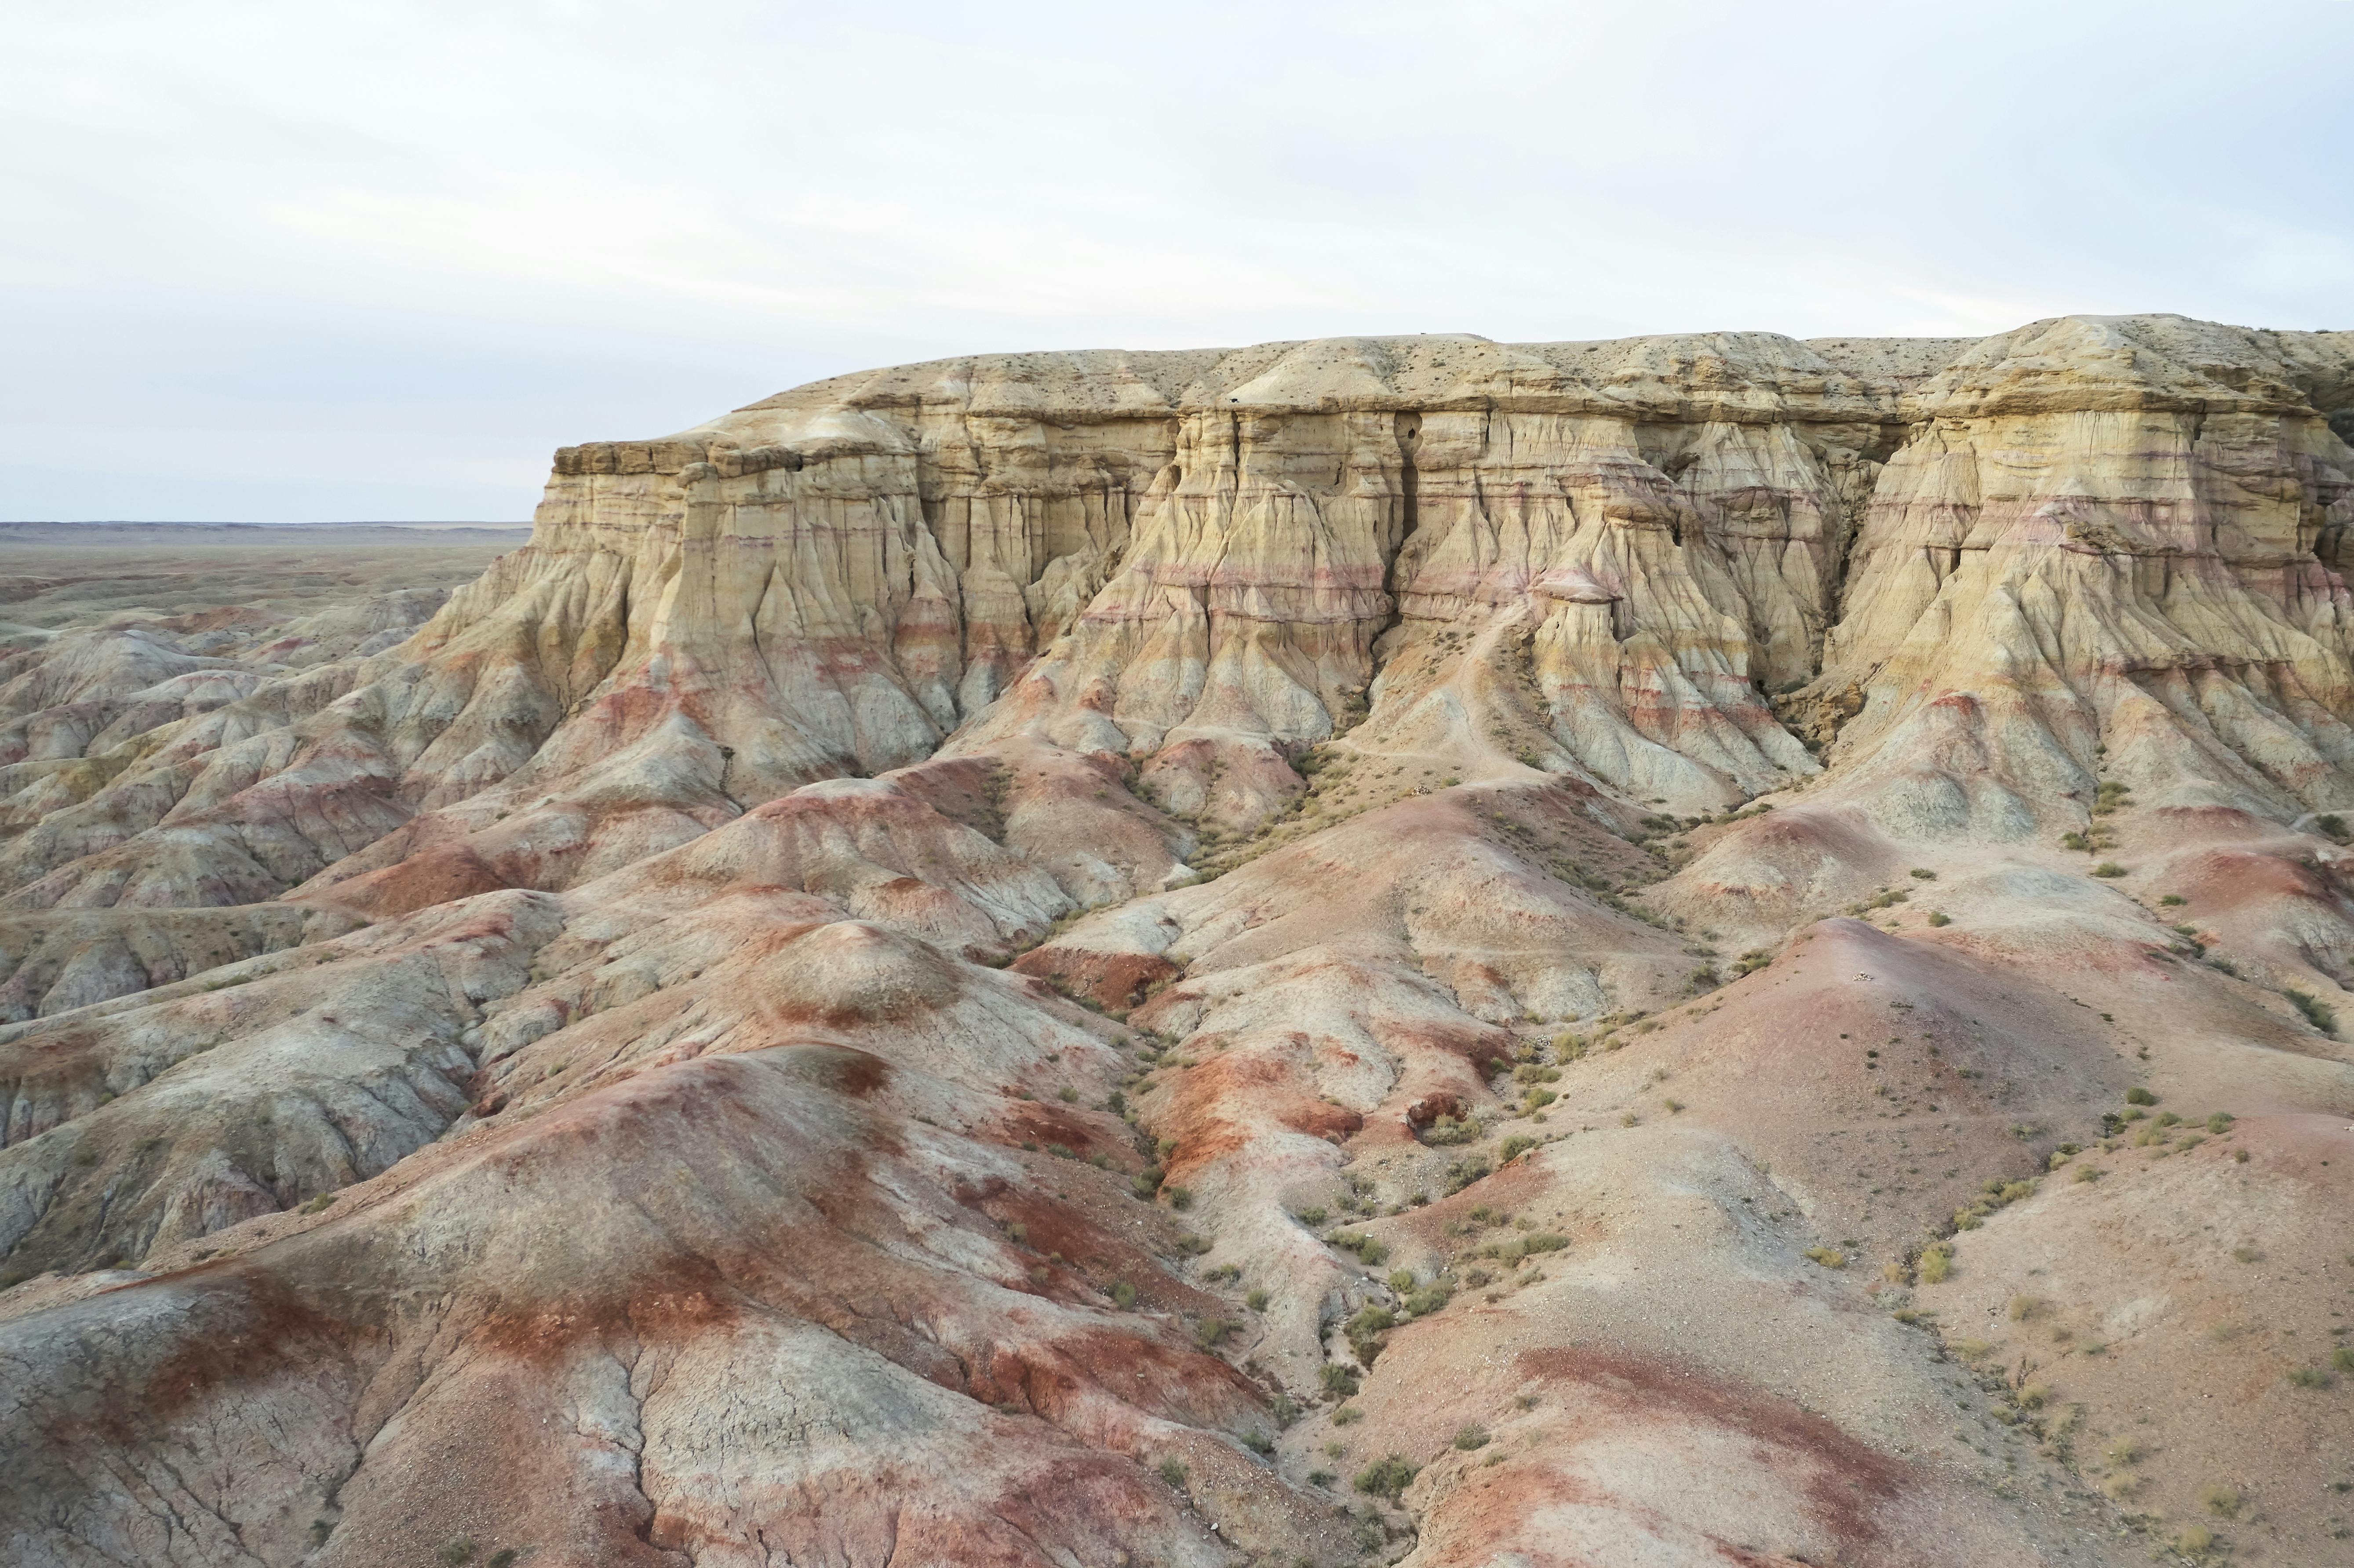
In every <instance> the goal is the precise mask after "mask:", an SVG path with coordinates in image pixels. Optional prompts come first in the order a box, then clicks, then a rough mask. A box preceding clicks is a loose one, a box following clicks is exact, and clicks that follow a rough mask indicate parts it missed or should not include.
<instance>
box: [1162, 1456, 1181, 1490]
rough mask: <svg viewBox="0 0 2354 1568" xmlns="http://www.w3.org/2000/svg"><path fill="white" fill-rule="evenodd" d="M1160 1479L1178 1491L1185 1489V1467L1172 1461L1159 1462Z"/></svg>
mask: <svg viewBox="0 0 2354 1568" xmlns="http://www.w3.org/2000/svg"><path fill="white" fill-rule="evenodd" d="M1161 1480H1162V1481H1164V1482H1166V1483H1167V1484H1168V1485H1170V1486H1172V1487H1174V1488H1176V1489H1178V1490H1179V1491H1183V1490H1184V1489H1185V1467H1184V1466H1182V1465H1181V1464H1179V1463H1178V1462H1177V1461H1176V1460H1174V1459H1163V1460H1161Z"/></svg>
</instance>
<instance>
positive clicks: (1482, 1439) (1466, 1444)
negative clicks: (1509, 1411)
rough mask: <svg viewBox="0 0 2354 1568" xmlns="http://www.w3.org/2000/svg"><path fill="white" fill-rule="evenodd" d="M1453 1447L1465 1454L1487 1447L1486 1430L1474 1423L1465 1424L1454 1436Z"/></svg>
mask: <svg viewBox="0 0 2354 1568" xmlns="http://www.w3.org/2000/svg"><path fill="white" fill-rule="evenodd" d="M1455 1446H1457V1447H1458V1448H1460V1449H1462V1450H1463V1451H1464V1452H1465V1453H1467V1454H1468V1453H1470V1452H1471V1451H1472V1450H1473V1449H1475V1448H1485V1447H1486V1446H1488V1429H1487V1428H1486V1427H1485V1426H1482V1425H1479V1423H1478V1422H1476V1421H1469V1422H1466V1423H1464V1425H1463V1426H1462V1427H1461V1428H1460V1429H1459V1430H1458V1432H1457V1433H1456V1434H1455Z"/></svg>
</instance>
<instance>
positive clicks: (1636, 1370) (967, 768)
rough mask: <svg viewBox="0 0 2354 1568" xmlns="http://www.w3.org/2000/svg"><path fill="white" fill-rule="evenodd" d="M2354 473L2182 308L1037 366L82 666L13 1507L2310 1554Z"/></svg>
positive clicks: (2351, 619)
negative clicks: (2158, 1257) (1857, 329)
mask: <svg viewBox="0 0 2354 1568" xmlns="http://www.w3.org/2000/svg"><path fill="white" fill-rule="evenodd" d="M2349 429H2354V334H2349V333H2330V332H2312V333H2288V332H2255V331H2248V330H2243V329H2239V328H2231V327H2222V326H2216V325H2212V324H2210V323H2197V322H2190V321H2187V320H2184V319H2182V318H2179V317H2170V316H2147V317H2127V318H2066V319H2062V320H2057V321H2051V322H2042V323H2035V324H2033V325H2031V326H2028V327H2024V328H2021V329H2020V330H2019V331H2017V332H2014V333H2009V334H2001V335H1999V336H1997V337H1994V338H1989V339H1987V340H1985V341H1983V342H1976V343H1971V342H1946V341H1887V340H1847V339H1840V340H1822V341H1817V342H1813V343H1798V342H1795V341H1792V340H1789V339H1787V338H1781V337H1776V336H1773V335H1770V334H1703V335H1692V336H1684V337H1668V338H1647V339H1638V340H1631V341H1627V342H1619V343H1590V344H1588V343H1572V344H1518V345H1508V344H1495V343H1491V342H1489V341H1487V340H1485V339H1481V338H1476V337H1469V336H1430V337H1414V338H1362V339H1346V340H1328V341H1320V342H1315V343H1301V344H1265V345H1260V346H1258V347H1254V348H1248V349H1238V350H1231V351H1223V350H1219V351H1200V352H1187V353H1151V354H1146V353H1135V354H1127V353H1109V352H1106V353H1075V354H1038V355H995V356H978V357H971V358H965V359H959V360H952V361H941V362H938V363H935V364H929V365H922V366H907V367H903V368H899V369H895V370H887V371H880V372H875V373H872V374H868V375H863V376H847V377H843V378H840V379H837V380H833V381H829V382H824V383H820V384H817V385H815V386H811V387H802V388H800V389H797V390H795V391H792V392H789V393H785V394H783V395H780V396H779V397H774V398H771V399H769V400H767V401H765V402H762V403H758V404H755V405H753V406H751V407H749V408H743V409H739V410H737V411H736V412H734V413H732V414H728V415H726V416H724V417H722V418H718V419H716V420H713V421H711V422H710V423H708V424H706V425H703V426H699V427H697V428H696V429H692V430H688V431H684V432H682V433H680V434H678V435H675V436H672V437H668V438H664V439H662V440H650V441H635V442H604V443H595V444H590V445H585V446H580V447H572V448H566V449H564V450H562V451H560V452H559V453H558V454H557V461H556V471H555V473H554V475H553V476H552V477H551V479H550V481H549V484H548V487H547V492H546V499H545V501H544V502H543V503H542V505H541V508H540V512H539V514H538V518H537V520H536V523H535V529H534V533H533V535H532V537H531V541H530V543H529V545H528V546H525V547H524V548H522V549H518V550H516V551H514V552H513V553H512V554H510V555H507V556H503V557H501V558H500V559H498V560H497V561H495V562H493V564H492V565H491V567H490V568H489V569H488V570H487V571H486V572H484V573H483V574H482V576H481V577H479V578H478V579H477V580H474V581H472V582H471V583H469V584H467V585H466V586H463V587H461V588H458V589H457V590H456V591H454V592H451V593H450V594H449V595H448V598H447V601H446V602H439V600H438V597H437V596H436V595H435V594H432V593H427V592H422V591H420V590H417V589H396V590H394V591H392V592H390V593H389V594H385V593H378V594H376V595H374V596H371V595H370V594H368V593H367V592H366V591H364V588H365V585H356V584H355V585H354V587H353V588H352V591H351V592H350V594H349V595H348V597H347V599H344V600H339V601H337V602H335V603H332V604H323V605H307V606H305V607H304V609H303V613H302V615H301V616H299V617H295V616H290V615H287V614H283V613H276V612H270V613H265V612H264V611H262V610H260V609H244V608H240V607H238V606H234V605H227V606H215V607H212V608H209V609H206V610H205V611H203V612H202V614H200V615H199V614H190V613H161V612H159V609H160V607H154V608H151V609H140V608H138V607H135V606H122V605H115V606H111V607H110V608H109V609H108V612H107V615H106V616H105V617H104V618H102V620H101V619H97V618H92V619H90V620H87V622H86V623H85V622H75V623H73V624H70V625H46V624H45V625H43V626H41V627H38V628H33V629H29V630H25V632H24V635H22V636H20V637H18V638H17V639H16V641H13V642H11V643H10V644H9V645H8V647H7V648H6V649H5V651H0V779H5V793H6V796H7V799H6V800H5V804H0V835H5V836H0V1086H5V1087H6V1090H7V1096H8V1098H7V1107H8V1108H7V1115H6V1121H5V1133H0V1255H4V1256H5V1268H6V1272H5V1274H0V1280H5V1287H0V1356H5V1358H6V1364H7V1365H8V1366H9V1368H10V1372H11V1392H10V1396H9V1399H8V1400H7V1401H6V1402H5V1404H0V1455H5V1457H7V1458H8V1460H9V1464H8V1465H7V1467H6V1471H7V1478H5V1479H0V1497H5V1498H6V1499H7V1502H8V1506H7V1507H6V1508H5V1510H0V1550H5V1555H7V1556H8V1557H9V1559H10V1560H11V1561H23V1562H27V1563H43V1564H48V1563H58V1564H77V1565H78V1564H82V1563H101V1562H103V1563H239V1564H242V1563H268V1564H280V1563H286V1564H292V1563H304V1564H310V1563H319V1564H327V1563H397V1562H410V1561H416V1562H427V1561H432V1560H434V1559H435V1558H436V1557H437V1556H438V1557H439V1558H440V1560H441V1561H445V1562H449V1563H461V1562H467V1561H486V1562H492V1563H516V1562H542V1563H649V1564H652V1563H666V1564H674V1565H675V1564H685V1563H730V1564H733V1563H767V1562H776V1561H784V1560H790V1561H795V1562H816V1561H822V1562H828V1563H860V1564H864V1563H874V1564H878V1565H879V1564H885V1563H905V1562H958V1563H966V1562H971V1563H1006V1564H1017V1563H1018V1564H1029V1563H1038V1564H1044V1563H1056V1564H1066V1563H1073V1562H1081V1563H1098V1562H1109V1563H1172V1564H1175V1563H1184V1564H1194V1563H1200V1564H1204V1565H1207V1564H1240V1563H1273V1562H1282V1563H1297V1562H1301V1561H1306V1562H1309V1563H1317V1564H1331V1563H1341V1562H1348V1561H1358V1560H1366V1561H1376V1560H1378V1561H1405V1562H1409V1563H1414V1564H1416V1565H1417V1568H1437V1565H1439V1564H1456V1563H1463V1564H1490V1563H1494V1564H1501V1563H1562V1564H1571V1563H1597V1564H1602V1563H1606V1564H1618V1563H1695V1564H1699V1563H1776V1564H1780V1563H1799V1562H1806V1563H1828V1562H1834V1561H1836V1562H1840V1563H1857V1564H1867V1563H1883V1564H1892V1565H1893V1564H1897V1563H1904V1564H1936V1563H1954V1564H1962V1563H1969V1564H1983V1563H2022V1564H2024V1563H2051V1564H2054V1565H2056V1564H2058V1563H2062V1562H2066V1563H2116V1564H2123V1563H2127V1562H2139V1561H2143V1560H2146V1559H2147V1556H2148V1555H2149V1554H2150V1552H2151V1550H2152V1548H2153V1547H2154V1546H2170V1547H2173V1548H2175V1549H2178V1550H2179V1551H2181V1552H2186V1553H2192V1554H2196V1553H2197V1552H2204V1551H2207V1550H2209V1549H2210V1547H2211V1546H2212V1545H2213V1543H2214V1542H2217V1541H2221V1542H2223V1543H2224V1544H2226V1545H2228V1546H2229V1547H2230V1548H2231V1549H2232V1551H2233V1552H2235V1553H2236V1554H2238V1555H2240V1556H2243V1557H2245V1558H2248V1559H2250V1560H2262V1559H2263V1558H2264V1554H2265V1553H2267V1552H2269V1553H2271V1554H2272V1555H2273V1557H2274V1559H2276V1560H2279V1561H2284V1562H2306V1561H2321V1560H2323V1556H2324V1554H2325V1553H2326V1552H2327V1551H2329V1550H2332V1549H2333V1548H2331V1547H2329V1546H2328V1545H2327V1542H2331V1541H2334V1540H2335V1539H2337V1537H2338V1535H2342V1533H2343V1531H2344V1529H2345V1528H2346V1526H2345V1523H2344V1521H2343V1520H2342V1519H2341V1518H2340V1514H2341V1513H2342V1511H2343V1510H2341V1509H2339V1508H2338V1504H2337V1503H2336V1502H2335V1501H2334V1500H2333V1499H2336V1498H2337V1496H2338V1494H2337V1493H2335V1492H2334V1491H2331V1490H2330V1488H2331V1487H2334V1486H2337V1485H2338V1484H2340V1483H2341V1482H2343V1481H2345V1480H2349V1479H2354V1477H2347V1476H2345V1475H2343V1474H2342V1470H2343V1464H2344V1456H2345V1455H2346V1454H2347V1453H2349V1452H2354V1419H2349V1415H2348V1414H2347V1409H2348V1407H2347V1405H2346V1404H2345V1400H2344V1393H2343V1390H2344V1387H2345V1384H2346V1382H2347V1381H2348V1380H2349V1378H2354V1350H2340V1349H2339V1348H2338V1346H2339V1342H2340V1340H2342V1338H2343V1333H2344V1330H2343V1328H2342V1326H2341V1325H2340V1324H2339V1323H2338V1321H2337V1315H2338V1310H2339V1308H2340V1307H2342V1305H2343V1302H2344V1292H2345V1290H2346V1289H2347V1288H2348V1287H2349V1285H2354V1276H2349V1272H2348V1268H2349V1266H2348V1265H2347V1264H2346V1263H2345V1262H2344V1261H2343V1259H2344V1257H2345V1256H2346V1255H2348V1254H2349V1247H2350V1246H2354V1234H2349V1232H2354V1225H2349V1222H2348V1220H2347V1218H2346V1215H2345V1209H2344V1202H2343V1198H2344V1189H2345V1183H2346V1181H2347V1180H2348V1179H2349V1178H2348V1177H2347V1176H2346V1175H2345V1174H2344V1173H2345V1172H2349V1171H2354V1131H2349V1128H2348V1126H2347V1120H2348V1118H2349V1116H2354V1056H2349V1050H2348V1048H2347V1046H2346V1045H2345V1044H2342V1043H2341V1042H2340V1041H2339V1040H2338V1033H2337V1025H2336V1013H2337V1011H2338V1008H2339V1007H2340V1006H2354V997H2347V996H2344V995H2342V994H2341V986H2340V982H2341V980H2348V979H2349V978H2354V968H2349V965H2354V857H2349V853H2348V852H2347V851H2346V850H2345V848H2344V847H2343V846H2344V845H2345V844H2346V843H2347V842H2348V841H2349V838H2354V830H2349V826H2348V823H2347V821H2341V820H2340V818H2339V816H2338V813H2339V812H2340V811H2341V810H2344V811H2347V812H2349V814H2350V815H2354V728H2349V726H2354V596H2349V590H2348V586H2347V582H2346V579H2345V576H2344V566H2345V563H2344V561H2343V559H2342V555H2341V552H2342V551H2343V550H2344V549H2345V547H2346V546H2345V537H2346V532H2347V525H2348V524H2349V521H2354V450H2349V448H2348V446H2347V445H2346V443H2345V437H2346V435H2347V433H2348V431H2349ZM15 580H16V581H18V582H19V583H20V584H23V585H24V587H25V591H26V592H27V593H35V594H37V593H39V592H47V591H48V589H45V588H38V585H37V584H34V583H32V582H31V581H30V579H15ZM437 604H438V608H436V606H437ZM2207 1214H2211V1215H2213V1216H2215V1218H2214V1220H2213V1226H2212V1228H2211V1229H2208V1228H2200V1227H2203V1226H2206V1225H2207V1222H2205V1221H2203V1220H2202V1221H2200V1223H2199V1225H2197V1226H2191V1225H2187V1224H2184V1223H2183V1217H2184V1216H2188V1215H2207ZM2227 1233H2228V1234H2227ZM2140 1234H2153V1235H2155V1234H2163V1235H2164V1236H2165V1238H2166V1240H2165V1242H2164V1245H2165V1247H2166V1248H2168V1251H2167V1253H2166V1255H2165V1259H2164V1261H2163V1266H2161V1265H2160V1264H2159V1263H2158V1262H2156V1261H2153V1256H2152V1255H2150V1254H2149V1253H2148V1252H2147V1249H2137V1247H2136V1245H2134V1238H2135V1237H2136V1236H2137V1235H2140ZM2323 1259H2328V1260H2333V1261H2327V1262H2324V1261H2317V1260H2323ZM2235 1271H2236V1272H2235ZM1988 1324H1993V1325H1995V1326H1994V1327H1992V1328H1989V1327H1988ZM2153 1412H2164V1413H2166V1414H2152V1413H2153ZM2333 1532H2336V1533H2334V1534H2333ZM2202 1539H2203V1540H2205V1541H2207V1542H2208V1543H2209V1545H2208V1546H2201V1545H2200V1540H2202Z"/></svg>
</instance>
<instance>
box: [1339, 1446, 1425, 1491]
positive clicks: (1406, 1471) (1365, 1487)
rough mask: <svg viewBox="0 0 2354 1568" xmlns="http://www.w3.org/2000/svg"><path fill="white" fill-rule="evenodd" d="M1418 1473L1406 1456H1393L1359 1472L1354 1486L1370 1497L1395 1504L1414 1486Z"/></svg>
mask: <svg viewBox="0 0 2354 1568" xmlns="http://www.w3.org/2000/svg"><path fill="white" fill-rule="evenodd" d="M1415 1475H1416V1467H1414V1466H1412V1465H1409V1464H1407V1463H1406V1462H1405V1457H1404V1456H1402V1455H1398V1454H1392V1455H1390V1456H1388V1457H1386V1458H1381V1459H1376V1460H1374V1461H1373V1463H1372V1464H1370V1465H1368V1466H1366V1467H1364V1468H1363V1469H1362V1470H1359V1471H1358V1472H1357V1478H1356V1481H1355V1483H1354V1484H1355V1486H1356V1489H1358V1490H1359V1491H1361V1492H1363V1493H1365V1494H1366V1495H1367V1496H1369V1497H1378V1498H1387V1499H1390V1500H1391V1501H1392V1502H1395V1501H1396V1500H1397V1497H1398V1494H1399V1493H1400V1492H1402V1491H1404V1490H1405V1489H1406V1488H1407V1487H1408V1486H1409V1485H1410V1484H1412V1482H1413V1480H1414V1478H1415Z"/></svg>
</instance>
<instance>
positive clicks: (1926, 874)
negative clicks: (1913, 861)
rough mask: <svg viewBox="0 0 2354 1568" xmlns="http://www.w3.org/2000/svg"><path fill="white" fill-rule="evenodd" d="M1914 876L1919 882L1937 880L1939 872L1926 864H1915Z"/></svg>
mask: <svg viewBox="0 0 2354 1568" xmlns="http://www.w3.org/2000/svg"><path fill="white" fill-rule="evenodd" d="M1913 876H1914V880H1915V881H1917V882H1935V881H1936V880H1937V874H1936V873H1935V872H1934V871H1931V870H1930V869H1929V868H1928V867H1927V866H1925V865H1916V866H1914V868H1913Z"/></svg>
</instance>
